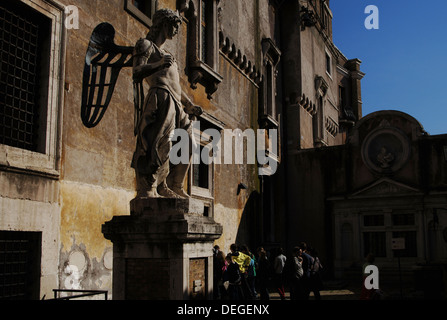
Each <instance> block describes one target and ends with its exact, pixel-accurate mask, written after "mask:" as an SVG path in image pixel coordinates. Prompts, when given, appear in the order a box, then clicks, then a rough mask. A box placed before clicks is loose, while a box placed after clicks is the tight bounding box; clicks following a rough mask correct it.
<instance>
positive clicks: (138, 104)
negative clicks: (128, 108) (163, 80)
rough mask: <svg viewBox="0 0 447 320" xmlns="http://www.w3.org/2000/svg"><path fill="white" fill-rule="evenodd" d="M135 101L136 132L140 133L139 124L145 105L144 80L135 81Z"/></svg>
mask: <svg viewBox="0 0 447 320" xmlns="http://www.w3.org/2000/svg"><path fill="white" fill-rule="evenodd" d="M133 99H134V100H133V101H134V106H135V115H134V126H133V128H134V134H135V135H137V134H138V126H139V125H140V120H141V116H142V114H143V105H144V88H143V82H141V81H140V82H136V81H134V83H133Z"/></svg>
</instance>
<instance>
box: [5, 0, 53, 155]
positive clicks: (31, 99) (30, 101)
mask: <svg viewBox="0 0 447 320" xmlns="http://www.w3.org/2000/svg"><path fill="white" fill-rule="evenodd" d="M50 35H51V21H50V19H48V18H47V17H45V16H44V15H42V14H40V13H39V12H37V11H35V10H34V9H32V8H30V7H28V6H27V5H25V4H23V3H21V2H13V3H2V4H0V143H1V144H5V145H8V146H11V147H16V148H21V149H26V150H30V151H34V152H41V153H45V151H46V150H45V145H46V143H45V140H46V139H45V138H46V119H47V103H48V92H47V91H48V70H49V57H50V48H49V43H50Z"/></svg>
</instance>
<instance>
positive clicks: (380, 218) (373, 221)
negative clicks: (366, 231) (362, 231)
mask: <svg viewBox="0 0 447 320" xmlns="http://www.w3.org/2000/svg"><path fill="white" fill-rule="evenodd" d="M363 224H364V226H365V227H375V226H384V225H385V216H384V215H366V216H364V217H363Z"/></svg>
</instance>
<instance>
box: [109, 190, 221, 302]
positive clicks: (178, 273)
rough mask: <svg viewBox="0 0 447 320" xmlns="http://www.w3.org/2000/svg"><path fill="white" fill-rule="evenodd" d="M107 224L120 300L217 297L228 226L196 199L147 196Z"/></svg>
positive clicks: (114, 285) (116, 295)
mask: <svg viewBox="0 0 447 320" xmlns="http://www.w3.org/2000/svg"><path fill="white" fill-rule="evenodd" d="M130 207H131V214H130V216H115V217H114V218H113V219H112V220H110V221H108V222H106V223H105V224H103V226H102V232H103V234H104V236H105V238H106V239H109V240H111V241H112V243H113V299H114V300H190V299H211V298H212V291H213V276H212V270H213V258H212V255H213V250H212V249H213V243H214V240H216V239H218V238H219V237H220V235H221V234H222V226H221V225H219V224H217V223H216V222H214V220H213V219H212V218H209V217H204V216H203V208H204V206H203V203H202V202H201V201H200V200H196V199H166V198H143V199H134V200H132V201H131V203H130Z"/></svg>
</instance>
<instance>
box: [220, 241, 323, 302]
mask: <svg viewBox="0 0 447 320" xmlns="http://www.w3.org/2000/svg"><path fill="white" fill-rule="evenodd" d="M213 250H214V299H216V300H220V299H223V300H255V299H260V300H269V299H270V293H269V290H270V291H271V290H272V289H273V290H275V291H276V292H277V293H278V294H279V296H280V299H281V300H285V299H286V295H285V292H286V289H289V292H290V299H291V300H307V299H309V296H310V292H313V293H314V297H315V299H318V300H319V299H321V295H320V290H321V289H322V285H323V284H322V279H321V270H322V268H323V267H322V265H321V262H320V260H319V259H318V255H317V253H316V252H315V250H313V249H312V248H308V247H307V245H306V243H304V242H302V243H300V244H299V245H298V246H296V247H295V248H293V250H292V254H291V256H289V257H286V256H285V255H284V252H283V249H282V248H276V249H272V250H270V251H269V252H268V251H266V250H265V249H264V248H263V247H259V248H257V250H256V255H255V254H253V253H252V252H251V251H250V250H249V248H248V247H247V246H245V245H244V246H240V247H239V246H238V245H236V244H232V245H231V246H230V252H229V253H228V254H227V255H225V254H224V253H223V251H221V250H220V248H219V247H218V246H215V247H214V249H213Z"/></svg>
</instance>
